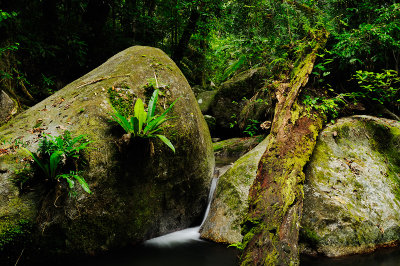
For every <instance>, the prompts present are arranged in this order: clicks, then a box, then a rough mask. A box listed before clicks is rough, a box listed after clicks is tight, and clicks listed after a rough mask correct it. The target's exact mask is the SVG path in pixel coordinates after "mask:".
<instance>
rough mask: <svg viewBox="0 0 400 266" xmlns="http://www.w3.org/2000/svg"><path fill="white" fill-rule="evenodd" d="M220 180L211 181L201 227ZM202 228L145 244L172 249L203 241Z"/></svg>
mask: <svg viewBox="0 0 400 266" xmlns="http://www.w3.org/2000/svg"><path fill="white" fill-rule="evenodd" d="M217 182H218V178H216V177H214V178H213V179H212V181H211V187H210V193H209V194H208V203H207V208H206V212H205V213H204V217H203V221H202V222H201V224H200V226H202V225H203V223H204V221H205V220H206V218H207V215H208V213H209V212H210V206H211V201H212V198H213V195H214V191H215V188H216V187H217ZM200 226H197V227H191V228H187V229H184V230H181V231H177V232H173V233H170V234H167V235H163V236H159V237H156V238H152V239H150V240H147V241H145V242H144V245H146V246H160V247H161V246H165V247H172V246H175V245H179V244H183V243H187V242H191V241H203V240H201V239H200V232H199V230H200Z"/></svg>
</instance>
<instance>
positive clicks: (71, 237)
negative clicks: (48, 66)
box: [0, 46, 214, 254]
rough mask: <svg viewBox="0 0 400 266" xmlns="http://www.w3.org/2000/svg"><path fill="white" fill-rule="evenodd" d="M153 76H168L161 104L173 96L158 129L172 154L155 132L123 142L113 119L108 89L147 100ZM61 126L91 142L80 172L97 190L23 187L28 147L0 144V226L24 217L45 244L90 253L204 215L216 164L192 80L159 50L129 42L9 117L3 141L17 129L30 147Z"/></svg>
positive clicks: (2, 230)
mask: <svg viewBox="0 0 400 266" xmlns="http://www.w3.org/2000/svg"><path fill="white" fill-rule="evenodd" d="M155 75H157V80H158V83H159V84H160V86H163V85H165V86H164V89H163V90H165V91H163V95H165V96H160V98H159V104H158V107H157V110H158V111H157V112H158V113H160V112H162V111H163V110H164V109H165V108H166V106H168V105H169V104H171V103H172V102H173V101H174V100H175V99H178V98H179V100H178V101H177V103H176V105H175V107H174V108H173V110H172V112H170V113H169V115H170V116H171V117H174V119H172V120H169V124H170V125H171V127H168V128H167V129H166V130H164V132H163V134H164V135H166V136H167V137H168V138H169V139H170V140H171V142H172V143H173V145H174V146H175V148H176V153H175V154H174V153H173V152H172V151H171V150H170V149H169V148H168V147H167V146H166V145H165V144H164V143H162V142H161V141H160V140H159V139H151V140H148V141H140V140H135V141H133V143H132V145H130V146H128V147H121V145H120V142H119V139H120V138H121V136H122V135H123V134H124V132H123V130H122V129H121V128H120V126H119V125H117V124H116V123H114V122H111V120H110V112H112V108H111V105H110V100H109V96H108V93H107V91H108V89H109V88H112V87H114V88H115V89H120V92H121V93H122V92H127V93H131V94H133V95H134V97H140V98H142V99H145V102H148V100H149V99H148V98H147V97H149V96H147V94H148V93H147V94H146V91H145V88H144V86H145V85H146V83H147V82H148V81H149V79H151V78H154V76H155ZM150 95H151V94H150ZM38 121H40V122H41V123H40V127H39V129H38V128H37V125H38ZM34 128H35V129H34ZM64 130H69V131H70V132H71V134H72V135H73V136H78V135H80V134H86V135H87V136H88V138H89V139H90V140H92V141H93V143H92V144H90V146H91V149H88V150H86V151H85V152H84V154H83V158H84V160H85V161H86V165H85V167H84V171H83V173H82V176H83V177H84V178H85V179H86V181H87V182H88V184H89V187H90V189H91V190H92V191H93V194H91V195H88V194H87V193H84V192H83V191H82V190H81V189H80V188H78V196H77V197H76V198H71V197H64V200H60V199H58V198H57V195H55V192H54V190H50V191H45V190H43V188H38V189H35V190H34V191H30V192H25V193H21V192H20V191H19V190H18V189H17V188H16V187H15V186H14V185H13V183H12V182H10V181H9V180H10V178H13V177H14V175H15V171H16V170H18V169H23V168H24V167H27V168H29V164H28V161H29V160H27V158H28V157H29V156H28V155H27V154H26V153H25V152H24V151H23V150H21V149H17V150H16V151H15V152H13V151H12V150H10V149H11V148H10V146H8V145H7V144H6V145H2V146H0V151H1V149H3V150H7V152H6V153H2V154H0V184H2V186H1V187H0V235H1V234H8V233H9V232H11V231H12V230H14V229H15V226H17V225H18V223H20V222H21V221H29V223H30V224H32V225H33V227H34V228H35V230H36V232H40V233H39V234H38V235H35V234H32V235H34V236H35V241H36V243H37V244H38V245H40V246H43V247H44V248H42V250H44V252H45V253H48V252H53V253H57V254H59V253H67V254H71V253H85V254H96V253H98V252H101V251H104V250H109V249H113V248H119V247H122V246H126V245H128V244H135V243H138V242H141V241H143V240H146V239H149V238H152V237H156V236H160V235H163V234H167V233H169V232H172V231H176V230H180V229H183V228H187V227H189V226H191V225H193V224H194V223H196V222H200V221H201V218H202V214H203V211H204V209H205V207H206V204H207V196H208V191H209V187H210V182H211V178H212V174H213V169H214V155H213V150H212V144H211V138H210V134H209V131H208V127H207V125H206V123H205V121H204V118H203V115H202V114H201V112H200V109H199V107H198V105H197V103H196V99H195V97H194V94H193V92H192V91H191V89H190V86H189V84H188V83H187V81H186V79H185V77H184V76H183V74H182V73H181V71H180V70H179V69H178V67H177V66H176V65H175V63H174V62H173V61H172V60H171V59H170V58H169V57H168V56H167V55H166V54H165V53H164V52H162V51H161V50H159V49H155V48H150V47H142V46H135V47H131V48H128V49H126V50H124V51H122V52H120V53H118V54H117V55H115V56H113V57H112V58H110V59H109V60H108V61H107V62H105V63H104V64H103V65H101V66H99V67H98V68H96V69H95V70H93V71H91V72H90V73H88V74H87V75H85V76H83V77H82V78H80V79H78V80H76V81H74V82H72V83H71V84H69V85H68V86H66V87H65V88H64V89H62V90H60V91H58V92H57V93H55V94H54V95H52V96H50V97H49V98H47V99H45V100H44V101H42V102H41V103H39V104H37V105H35V106H34V107H32V108H30V109H29V110H27V111H25V112H24V113H22V114H20V115H18V116H16V117H15V118H14V119H12V120H11V121H10V122H8V123H7V124H5V125H4V126H3V127H1V128H0V140H12V141H14V140H15V139H17V138H18V139H19V140H20V141H23V142H24V143H26V145H27V148H28V149H29V150H31V151H35V150H36V149H37V147H38V137H39V135H40V132H41V133H48V134H51V135H54V136H57V135H59V134H61V133H62V132H63V131H64ZM150 142H151V143H152V144H151V143H150ZM118 143H119V144H118ZM55 202H57V203H56V204H54V203H55ZM10 204H11V205H10ZM13 228H14V229H13ZM10 230H11V231H10ZM10 241H11V242H12V241H13V239H12V238H11V239H10ZM25 254H27V251H25Z"/></svg>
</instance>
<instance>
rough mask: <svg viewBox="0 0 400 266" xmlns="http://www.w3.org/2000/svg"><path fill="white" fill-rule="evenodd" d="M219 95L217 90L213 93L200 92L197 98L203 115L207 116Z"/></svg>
mask: <svg viewBox="0 0 400 266" xmlns="http://www.w3.org/2000/svg"><path fill="white" fill-rule="evenodd" d="M216 94H217V90H212V91H203V92H200V93H199V94H198V95H197V96H196V98H197V103H198V104H199V106H200V110H201V112H202V113H203V114H206V113H207V112H208V110H209V109H210V107H211V104H212V102H213V100H214V97H215V95H216Z"/></svg>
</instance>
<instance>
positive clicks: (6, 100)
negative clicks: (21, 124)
mask: <svg viewBox="0 0 400 266" xmlns="http://www.w3.org/2000/svg"><path fill="white" fill-rule="evenodd" d="M16 111H17V104H16V103H15V102H14V101H13V100H12V99H11V98H10V97H9V96H8V95H7V93H5V92H4V91H3V90H1V89H0V125H1V124H3V123H4V122H6V120H7V119H8V118H9V117H10V115H13V114H15V113H16Z"/></svg>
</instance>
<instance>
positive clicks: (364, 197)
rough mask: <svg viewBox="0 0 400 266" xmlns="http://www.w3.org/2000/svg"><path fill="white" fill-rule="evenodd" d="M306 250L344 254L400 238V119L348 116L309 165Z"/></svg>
mask: <svg viewBox="0 0 400 266" xmlns="http://www.w3.org/2000/svg"><path fill="white" fill-rule="evenodd" d="M305 173H306V183H305V185H304V192H305V199H304V211H303V219H302V222H301V224H302V229H301V231H300V236H301V241H302V242H303V246H304V251H305V252H306V253H310V254H323V255H326V256H343V255H348V254H354V253H364V252H370V251H372V250H374V249H376V248H378V247H380V246H388V245H389V246H390V245H393V244H395V243H398V242H399V241H400V122H396V121H393V120H388V119H383V118H375V117H370V116H353V117H349V118H342V119H339V120H338V121H337V123H335V124H334V125H330V126H328V127H326V128H325V129H324V130H323V131H322V132H321V133H320V135H319V138H318V142H317V145H316V147H315V150H314V153H313V156H312V158H311V161H310V163H309V164H308V166H307V168H306V171H305Z"/></svg>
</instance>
